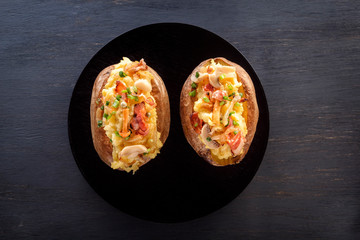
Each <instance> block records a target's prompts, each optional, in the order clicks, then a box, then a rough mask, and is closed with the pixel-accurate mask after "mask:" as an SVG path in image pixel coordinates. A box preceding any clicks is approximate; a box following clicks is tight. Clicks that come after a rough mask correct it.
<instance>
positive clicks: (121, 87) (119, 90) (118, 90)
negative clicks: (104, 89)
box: [115, 81, 128, 102]
mask: <svg viewBox="0 0 360 240" xmlns="http://www.w3.org/2000/svg"><path fill="white" fill-rule="evenodd" d="M123 90H126V86H125V85H124V84H123V83H122V82H121V81H116V88H115V91H116V93H117V94H119V95H120V96H121V99H122V100H124V101H125V102H128V98H127V95H126V93H123V92H122V91H123Z"/></svg>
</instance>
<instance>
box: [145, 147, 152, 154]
mask: <svg viewBox="0 0 360 240" xmlns="http://www.w3.org/2000/svg"><path fill="white" fill-rule="evenodd" d="M150 150H151V149H150V148H148V149H147V150H146V152H144V153H143V155H146V154H149V152H150Z"/></svg>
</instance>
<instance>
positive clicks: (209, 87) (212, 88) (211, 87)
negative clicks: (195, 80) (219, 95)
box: [203, 83, 215, 92]
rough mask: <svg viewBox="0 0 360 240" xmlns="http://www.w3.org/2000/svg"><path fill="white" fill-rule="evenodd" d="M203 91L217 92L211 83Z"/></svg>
mask: <svg viewBox="0 0 360 240" xmlns="http://www.w3.org/2000/svg"><path fill="white" fill-rule="evenodd" d="M203 89H204V91H205V92H213V91H214V90H215V88H214V87H213V86H212V85H211V84H210V83H208V84H206V85H205V86H204V87H203Z"/></svg>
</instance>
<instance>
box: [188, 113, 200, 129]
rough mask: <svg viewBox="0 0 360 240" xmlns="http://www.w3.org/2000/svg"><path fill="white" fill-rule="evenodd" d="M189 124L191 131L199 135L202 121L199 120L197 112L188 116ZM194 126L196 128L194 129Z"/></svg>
mask: <svg viewBox="0 0 360 240" xmlns="http://www.w3.org/2000/svg"><path fill="white" fill-rule="evenodd" d="M190 122H191V126H192V127H193V129H194V130H195V132H196V133H197V134H200V133H201V129H202V127H203V120H201V119H200V118H199V113H198V112H193V113H192V114H191V115H190ZM195 125H196V127H195Z"/></svg>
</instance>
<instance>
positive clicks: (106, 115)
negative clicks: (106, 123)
mask: <svg viewBox="0 0 360 240" xmlns="http://www.w3.org/2000/svg"><path fill="white" fill-rule="evenodd" d="M115 113H116V111H113V112H112V113H111V114H110V115H109V114H107V113H104V118H106V120H109V119H110V118H111V117H112V115H114V114H115Z"/></svg>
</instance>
